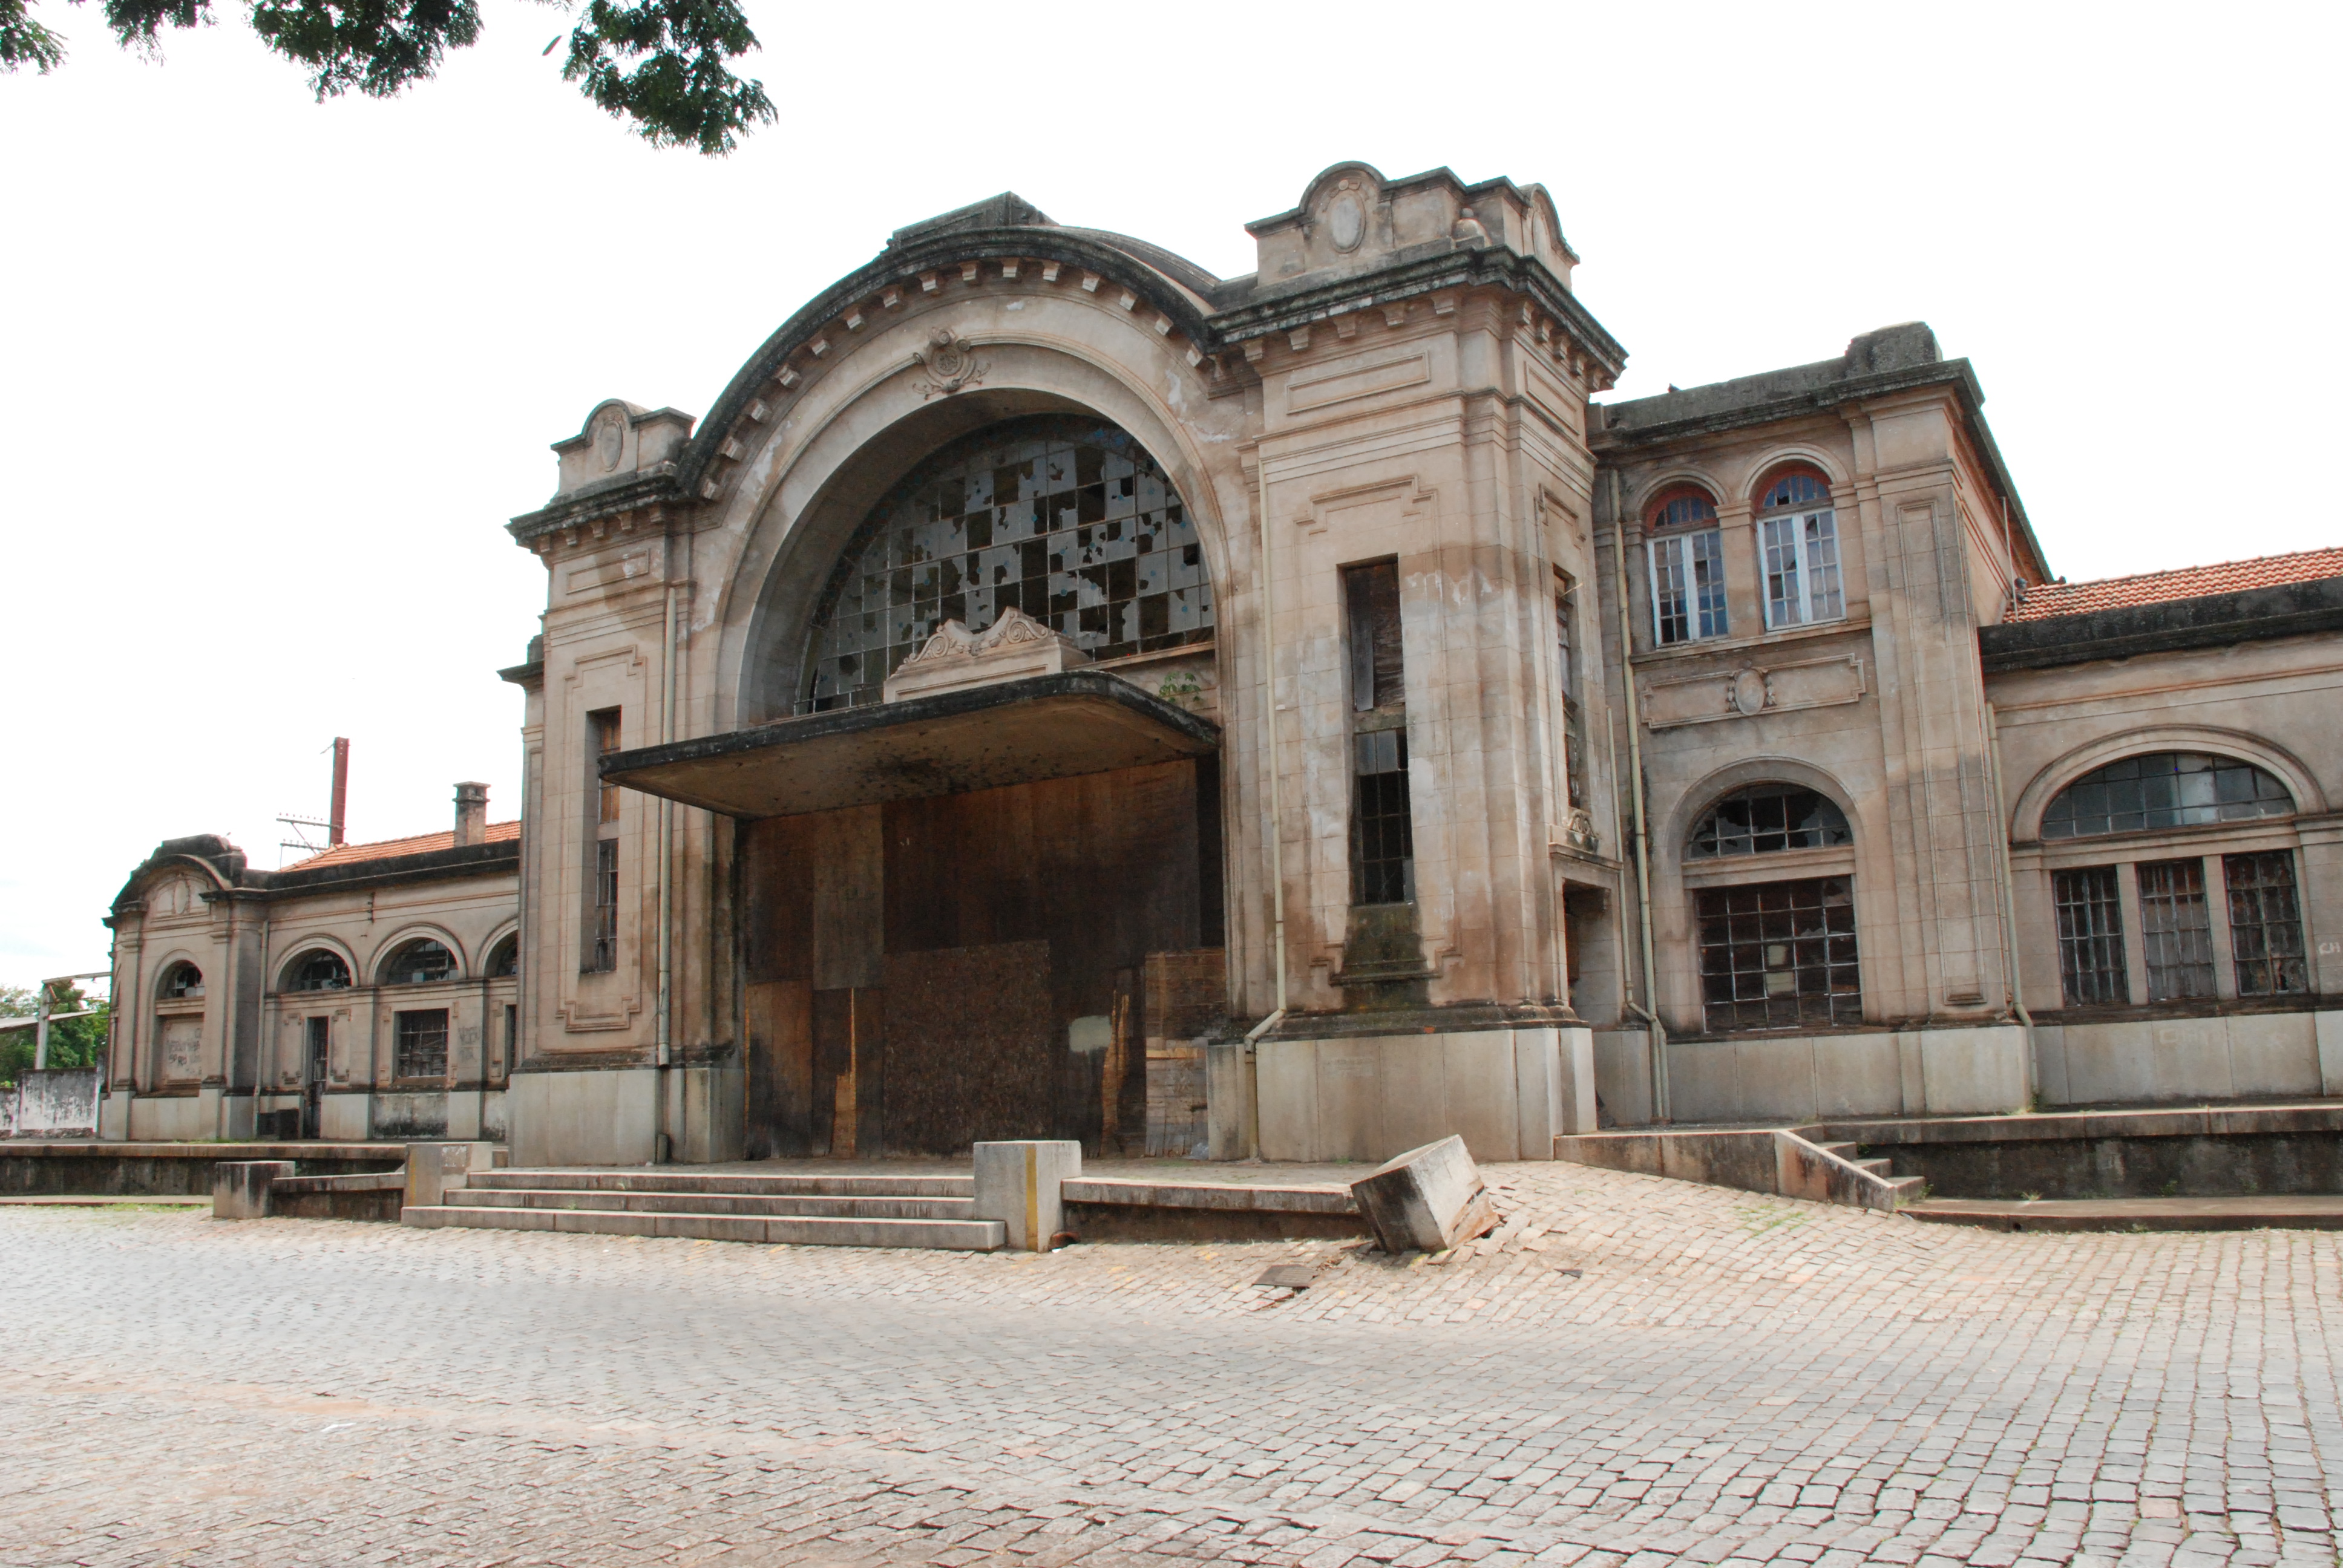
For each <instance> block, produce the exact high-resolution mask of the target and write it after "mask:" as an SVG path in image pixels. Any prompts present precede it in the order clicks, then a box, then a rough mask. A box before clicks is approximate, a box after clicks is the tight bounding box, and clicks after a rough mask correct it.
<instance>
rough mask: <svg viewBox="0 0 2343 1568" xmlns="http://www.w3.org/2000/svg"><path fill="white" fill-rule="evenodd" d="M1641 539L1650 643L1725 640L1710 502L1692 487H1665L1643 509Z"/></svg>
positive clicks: (1720, 553)
mask: <svg viewBox="0 0 2343 1568" xmlns="http://www.w3.org/2000/svg"><path fill="white" fill-rule="evenodd" d="M1644 555H1645V557H1646V559H1647V563H1648V565H1649V568H1650V570H1651V580H1652V640H1653V641H1654V642H1655V643H1658V644H1660V645H1661V646H1663V647H1665V646H1667V645H1669V644H1672V643H1679V642H1696V641H1698V640H1699V639H1701V638H1709V637H1723V636H1725V634H1726V633H1727V632H1728V631H1729V630H1730V629H1731V621H1730V618H1729V617H1728V616H1727V614H1726V613H1725V537H1724V535H1723V533H1722V532H1721V531H1720V530H1719V529H1718V528H1717V523H1716V502H1715V498H1712V497H1711V496H1710V495H1709V494H1708V492H1707V491H1705V490H1704V489H1701V488H1700V487H1698V486H1696V485H1675V486H1671V487H1669V488H1667V489H1664V490H1662V491H1661V492H1660V493H1659V494H1658V495H1656V496H1654V497H1653V498H1652V501H1651V504H1650V505H1649V506H1648V507H1646V508H1644Z"/></svg>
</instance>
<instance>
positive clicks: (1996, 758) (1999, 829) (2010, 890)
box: [1985, 702, 2035, 1109]
mask: <svg viewBox="0 0 2343 1568" xmlns="http://www.w3.org/2000/svg"><path fill="white" fill-rule="evenodd" d="M1985 738H1986V758H1987V759H1988V760H1989V761H1990V762H1991V763H1992V764H1993V779H1992V789H1993V823H1994V827H1993V837H1994V843H1995V847H1996V848H1997V849H1999V850H2000V851H2001V940H2002V944H2003V946H2004V947H2006V949H2007V950H2008V960H2009V1005H2010V1008H2011V1010H2014V1011H2015V1012H2016V1014H2017V1021H2018V1023H2019V1024H2020V1025H2021V1026H2022V1027H2023V1028H2024V1029H2025V1030H2026V1103H2027V1106H2028V1108H2029V1109H2030V1108H2031V1106H2032V1104H2033V1101H2034V1094H2035V1081H2034V1015H2033V1014H2032V1013H2030V1012H2027V1011H2026V986H2025V983H2024V981H2023V980H2021V979H2020V978H2019V975H2018V969H2017V871H2016V867H2015V866H2014V865H2013V864H2012V863H2011V858H2010V853H2009V828H2008V822H2007V819H2006V817H2005V816H2004V815H2003V813H2004V812H2005V811H2006V810H2007V809H2008V802H2007V799H2006V797H2005V796H2003V794H2002V792H2001V715H2000V714H1998V713H1997V712H1996V711H1995V710H1994V706H1993V704H1992V703H1990V702H1988V703H1986V705H1985Z"/></svg>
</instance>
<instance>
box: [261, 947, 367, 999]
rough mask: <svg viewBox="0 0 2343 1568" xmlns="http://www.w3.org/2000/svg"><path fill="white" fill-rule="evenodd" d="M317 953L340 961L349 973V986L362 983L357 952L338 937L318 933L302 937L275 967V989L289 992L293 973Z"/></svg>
mask: <svg viewBox="0 0 2343 1568" xmlns="http://www.w3.org/2000/svg"><path fill="white" fill-rule="evenodd" d="M319 953H331V954H333V955H334V957H336V958H337V959H339V960H342V965H343V967H344V968H345V969H347V970H348V971H349V976H350V984H352V985H353V986H356V985H358V984H360V983H362V982H361V981H360V980H358V975H359V974H360V973H361V972H362V970H361V966H360V965H359V963H358V955H357V951H356V950H354V949H352V948H351V946H350V945H349V944H348V943H347V942H346V941H344V940H341V939H340V938H339V937H331V936H326V935H324V934H322V933H320V934H319V935H317V936H309V937H303V938H302V939H301V940H300V942H299V944H298V945H297V946H296V947H295V948H294V949H293V950H292V951H291V952H290V953H288V954H287V956H286V958H285V960H284V961H283V962H282V963H280V964H278V965H277V974H276V976H275V980H276V987H275V989H276V990H280V991H289V990H292V989H293V974H294V971H295V970H297V969H298V968H299V967H300V966H301V965H302V964H304V963H306V962H307V961H308V960H310V959H312V958H314V957H316V956H317V954H319Z"/></svg>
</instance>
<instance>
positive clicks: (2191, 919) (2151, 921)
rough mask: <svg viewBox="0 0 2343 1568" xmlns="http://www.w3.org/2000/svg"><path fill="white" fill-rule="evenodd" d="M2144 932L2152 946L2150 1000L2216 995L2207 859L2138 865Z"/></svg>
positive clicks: (2146, 943) (2142, 936) (2142, 938)
mask: <svg viewBox="0 0 2343 1568" xmlns="http://www.w3.org/2000/svg"><path fill="white" fill-rule="evenodd" d="M2139 935H2140V941H2141V943H2142V944H2143V945H2144V946H2145V947H2146V948H2147V1000H2150V1001H2174V1000H2178V999H2180V998H2182V997H2192V996H2211V995H2212V994H2213V911H2212V910H2211V908H2210V907H2209V906H2208V905H2207V903H2206V901H2205V862H2204V861H2202V860H2153V861H2149V862H2148V863H2147V864H2145V865H2143V866H2141V867H2140V868H2139Z"/></svg>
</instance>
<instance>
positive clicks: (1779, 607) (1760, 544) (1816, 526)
mask: <svg viewBox="0 0 2343 1568" xmlns="http://www.w3.org/2000/svg"><path fill="white" fill-rule="evenodd" d="M1757 553H1758V557H1759V565H1760V566H1761V567H1762V568H1764V570H1765V624H1766V625H1767V626H1768V627H1785V626H1804V625H1805V624H1807V623H1809V622H1813V621H1819V620H1836V619H1838V618H1840V617H1841V616H1844V615H1845V614H1846V594H1845V588H1844V587H1843V586H1842V585H1841V583H1840V581H1839V570H1838V518H1837V515H1836V514H1835V512H1833V511H1832V510H1831V493H1830V481H1829V480H1827V479H1825V478H1824V477H1822V475H1821V473H1820V472H1818V471H1817V470H1815V469H1814V468H1811V467H1805V466H1804V465H1799V466H1797V467H1789V468H1784V469H1782V470H1781V471H1780V472H1778V473H1776V474H1775V475H1774V477H1771V478H1769V479H1767V480H1766V481H1765V484H1764V485H1763V486H1761V487H1759V489H1758V492H1757Z"/></svg>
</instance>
